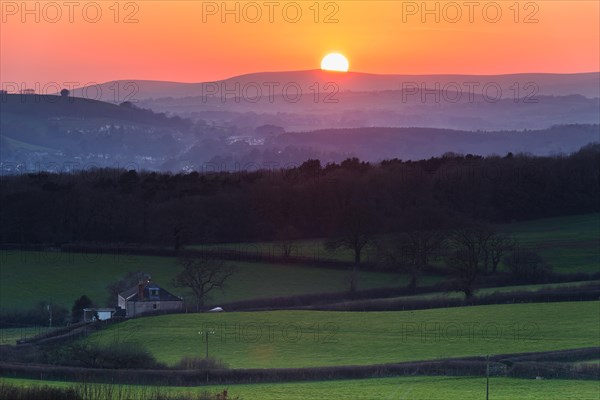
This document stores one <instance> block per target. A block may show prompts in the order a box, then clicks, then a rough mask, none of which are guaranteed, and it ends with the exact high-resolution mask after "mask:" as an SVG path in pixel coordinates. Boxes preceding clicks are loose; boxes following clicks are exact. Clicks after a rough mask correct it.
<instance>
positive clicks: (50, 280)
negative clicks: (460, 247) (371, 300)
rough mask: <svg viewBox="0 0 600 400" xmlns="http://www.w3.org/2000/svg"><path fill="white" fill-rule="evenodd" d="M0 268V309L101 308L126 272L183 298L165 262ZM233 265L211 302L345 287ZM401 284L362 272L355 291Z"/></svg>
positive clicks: (35, 259) (335, 276)
mask: <svg viewBox="0 0 600 400" xmlns="http://www.w3.org/2000/svg"><path fill="white" fill-rule="evenodd" d="M0 262H1V265H2V267H1V268H0V308H21V309H23V308H31V307H33V306H35V304H37V303H38V302H40V301H52V302H53V303H55V304H61V305H63V306H66V307H69V308H70V307H71V305H72V304H73V302H74V301H75V299H76V298H77V297H79V296H81V295H83V294H86V295H87V296H89V297H90V298H91V299H92V300H93V301H94V302H97V303H99V304H101V305H104V303H105V301H106V299H107V296H108V294H107V291H106V286H107V285H108V284H109V283H111V282H114V281H116V280H118V279H119V278H121V277H122V276H123V275H125V274H126V273H127V272H128V271H144V272H146V273H148V274H150V275H151V276H152V279H153V280H154V281H155V282H157V283H158V284H159V285H161V286H163V287H165V288H166V289H167V290H170V291H172V292H173V293H174V294H177V295H180V296H184V298H187V297H188V296H189V292H188V291H187V290H186V289H176V288H173V287H172V281H173V278H174V277H175V275H176V274H177V273H178V272H179V271H180V269H181V267H180V266H179V265H178V264H177V260H176V259H175V258H171V257H149V256H129V255H119V256H116V255H110V254H81V253H60V252H18V251H2V252H0ZM235 265H237V267H238V272H237V273H236V274H235V275H234V276H233V277H232V278H231V280H230V281H229V282H228V286H227V288H226V290H225V292H224V293H221V292H215V293H214V294H215V295H214V299H213V300H214V302H228V301H237V300H244V299H250V298H259V297H275V296H290V295H295V294H303V293H318V292H336V291H342V290H346V289H347V287H348V286H347V280H346V279H347V276H348V274H347V272H346V271H342V270H331V269H318V268H312V267H303V266H288V265H278V264H261V263H242V262H238V263H235ZM424 281H425V282H427V281H429V282H431V279H429V280H427V279H425V280H424ZM407 282H408V280H407V278H406V277H403V276H399V275H397V274H389V273H379V272H368V271H365V272H362V273H361V275H360V278H359V286H360V287H361V288H364V289H366V288H372V287H382V286H393V285H399V286H400V285H405V284H406V283H407Z"/></svg>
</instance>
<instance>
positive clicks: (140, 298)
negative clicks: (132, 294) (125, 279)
mask: <svg viewBox="0 0 600 400" xmlns="http://www.w3.org/2000/svg"><path fill="white" fill-rule="evenodd" d="M145 286H146V285H145V284H144V282H143V281H140V283H138V301H144V287H145Z"/></svg>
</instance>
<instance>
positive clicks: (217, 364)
mask: <svg viewBox="0 0 600 400" xmlns="http://www.w3.org/2000/svg"><path fill="white" fill-rule="evenodd" d="M175 368H176V369H196V370H211V369H225V368H227V364H225V363H224V362H223V361H221V360H218V359H216V358H213V357H208V358H201V357H183V358H182V359H181V360H180V361H179V362H178V363H177V365H175Z"/></svg>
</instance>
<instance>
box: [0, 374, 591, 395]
mask: <svg viewBox="0 0 600 400" xmlns="http://www.w3.org/2000/svg"><path fill="white" fill-rule="evenodd" d="M0 382H4V383H7V384H13V385H22V386H32V385H42V384H43V385H48V386H58V387H64V386H68V385H69V383H66V382H53V381H34V380H24V379H11V378H0ZM224 388H225V387H223V386H203V387H194V388H180V387H169V388H161V391H163V390H164V391H165V392H170V393H181V394H188V393H189V394H193V393H198V392H203V391H204V390H209V391H210V392H218V391H222V390H223V389H224ZM126 389H128V388H125V390H126ZM136 389H137V387H134V390H136ZM228 391H229V394H230V395H231V396H240V398H241V400H281V399H286V400H322V399H353V400H481V399H485V379H484V378H473V377H444V376H441V377H438V376H435V377H434V376H432V377H429V376H419V377H397V378H379V379H361V380H341V381H325V382H297V383H267V384H253V385H229V387H228ZM598 393H599V391H598V382H596V381H591V380H588V381H580V380H534V379H515V378H490V399H494V400H515V399H519V400H569V399H572V400H597V399H598Z"/></svg>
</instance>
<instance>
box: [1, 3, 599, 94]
mask: <svg viewBox="0 0 600 400" xmlns="http://www.w3.org/2000/svg"><path fill="white" fill-rule="evenodd" d="M1 3H2V10H1V11H2V22H1V23H2V25H1V32H0V49H1V50H0V51H1V54H0V56H1V57H0V67H1V69H0V73H1V80H2V82H26V83H27V85H32V84H34V83H36V82H40V83H42V84H44V83H46V82H80V83H82V84H85V83H88V82H105V81H110V80H115V79H152V80H168V81H181V82H200V81H211V80H217V79H221V78H226V77H230V76H234V75H239V74H245V73H252V72H260V71H281V70H303V69H316V68H319V65H320V61H321V58H322V57H323V56H324V55H325V54H327V53H329V52H334V51H337V52H340V53H342V54H344V55H345V56H346V57H347V58H348V59H349V61H350V70H352V71H361V72H371V73H401V74H430V73H433V74H444V73H461V74H500V73H516V72H563V73H564V72H590V71H598V70H600V66H599V63H600V53H599V48H600V39H599V36H600V33H599V32H600V26H599V18H600V8H599V4H600V2H598V1H595V0H592V1H568V2H567V1H538V2H535V3H533V2H520V3H518V7H516V8H515V6H514V4H515V3H514V2H513V1H499V2H497V3H494V4H495V5H499V10H500V12H501V15H500V16H497V14H496V12H497V11H498V10H497V7H496V6H495V5H490V3H492V2H478V3H477V5H476V6H474V9H469V8H467V7H466V6H464V5H463V4H464V2H462V1H459V2H456V3H453V4H454V5H458V6H459V7H455V6H453V5H450V6H449V5H448V4H450V3H448V2H429V4H428V5H427V7H428V8H429V9H432V10H433V9H435V6H436V5H435V3H438V10H439V13H438V14H439V22H436V21H435V19H436V15H435V13H433V14H429V15H423V13H422V11H423V10H422V9H421V2H420V1H419V2H402V1H382V2H373V1H368V2H367V1H364V2H363V1H338V2H335V3H334V2H320V3H318V7H315V6H314V4H315V2H313V1H298V2H295V3H293V4H290V3H291V2H271V3H272V4H273V5H272V6H268V5H265V4H267V3H268V2H263V1H258V2H256V3H252V5H250V6H249V5H248V3H250V2H228V3H227V7H228V8H229V9H235V7H236V3H237V7H238V10H239V18H240V22H236V21H235V19H236V15H235V14H229V15H223V12H222V11H223V10H222V3H221V2H220V1H219V2H201V1H169V2H166V1H138V2H119V3H118V5H119V7H118V9H119V13H118V15H116V8H115V7H114V4H115V2H114V1H98V2H97V3H94V4H95V5H99V9H100V10H101V13H102V14H101V16H100V17H96V15H97V14H96V12H97V9H96V8H95V7H96V6H95V5H91V6H90V5H89V4H88V3H90V2H85V1H84V2H76V4H77V5H76V6H75V7H74V9H72V10H70V9H69V8H67V7H66V6H63V1H58V2H56V3H54V4H56V5H58V7H55V8H52V7H48V8H45V9H44V4H45V3H48V2H29V3H28V4H27V8H28V10H30V11H31V10H33V11H32V12H31V13H30V14H26V13H25V12H24V11H25V10H23V7H22V2H20V1H18V2H12V1H2V2H1ZM36 3H37V4H38V6H37V7H38V9H37V10H36V8H35V7H36ZM84 7H87V8H86V10H87V11H86V12H87V16H84V11H83V8H84ZM270 7H272V8H270ZM285 7H287V8H286V10H287V14H284V11H283V9H284V8H285ZM415 7H416V9H415ZM486 7H487V8H486ZM317 8H318V9H319V14H318V15H316V13H315V10H316V9H317ZM484 8H485V9H486V13H484ZM517 8H518V9H519V13H518V15H516V14H515V12H516V9H517ZM57 9H59V10H60V12H61V13H62V16H61V17H57V15H58V14H57ZM257 9H260V12H261V13H262V16H261V17H260V18H259V19H258V21H257V22H255V23H253V22H252V21H251V20H252V19H256V15H257V14H256V10H257ZM298 9H299V10H301V12H302V15H301V16H300V17H299V18H297V17H296V15H297V14H296V11H297V10H298ZM457 10H460V12H461V13H462V16H461V17H460V18H458V19H457ZM70 11H72V15H69V13H70ZM132 13H133V16H132V18H131V19H132V20H137V22H132V23H125V22H124V20H125V19H126V17H127V16H128V15H130V14H132ZM36 14H37V15H36ZM269 14H271V15H269ZM329 14H333V15H332V17H331V21H329V23H326V22H325V19H326V17H327V15H329ZM528 16H529V19H530V20H531V21H530V23H526V22H525V20H526V19H527V18H528ZM36 17H39V22H36V20H35V19H36ZM84 17H85V18H84ZM245 17H246V18H245ZM271 17H272V19H273V21H272V22H271V21H270V20H269V19H270V18H271ZM70 18H72V20H73V21H72V22H70V21H69V19H70ZM115 18H116V19H117V22H115ZM222 18H227V20H226V22H225V23H223V22H222ZM422 18H427V20H426V22H422ZM86 19H87V20H86ZM94 19H97V22H93V20H94ZM294 19H298V21H297V22H294V21H293V20H294ZM315 19H316V21H315ZM469 19H472V22H471V21H469ZM494 19H497V21H496V22H494V21H493V20H494ZM515 19H517V21H518V22H516V21H515ZM53 20H55V21H56V22H52V21H53ZM335 20H337V22H336V21H335ZM535 20H537V22H535Z"/></svg>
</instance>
